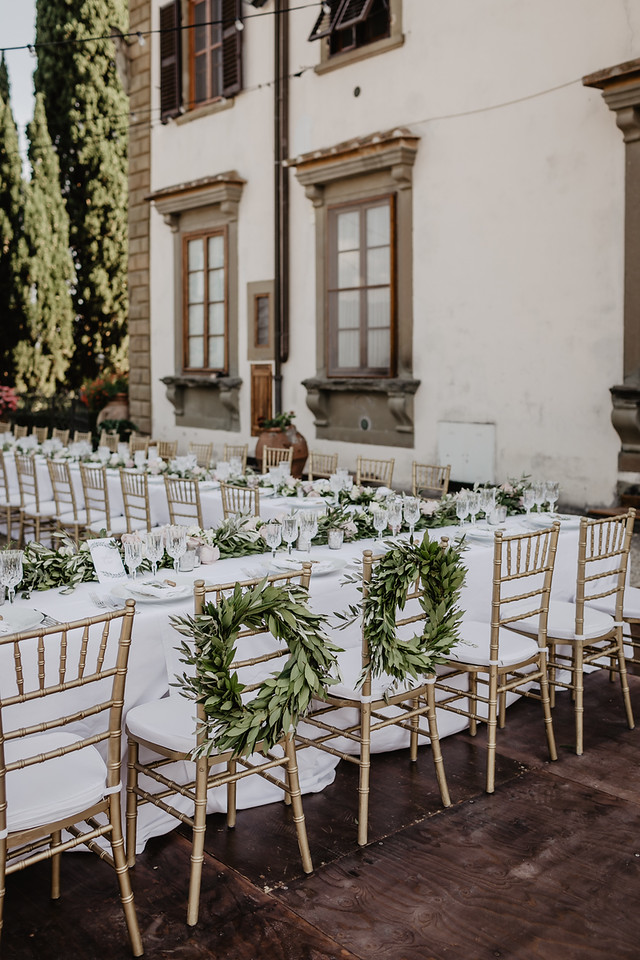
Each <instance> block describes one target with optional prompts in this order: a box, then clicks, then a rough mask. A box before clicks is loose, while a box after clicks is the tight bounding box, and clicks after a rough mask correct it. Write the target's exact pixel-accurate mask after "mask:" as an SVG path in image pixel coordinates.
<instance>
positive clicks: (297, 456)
mask: <svg viewBox="0 0 640 960" xmlns="http://www.w3.org/2000/svg"><path fill="white" fill-rule="evenodd" d="M264 447H278V448H280V449H285V450H286V449H287V448H288V447H293V460H292V463H291V475H292V476H293V477H301V476H302V471H303V470H304V465H305V463H306V462H307V456H308V455H309V448H308V447H307V441H306V440H305V438H304V437H303V436H302V434H301V433H298V431H297V430H296V428H295V427H294V425H293V424H291V425H290V426H288V427H284V428H282V427H270V428H269V429H268V430H263V431H262V433H261V434H260V436H259V437H258V442H257V443H256V460H257V461H258V465H259V467H260V469H261V470H262V450H263V448H264Z"/></svg>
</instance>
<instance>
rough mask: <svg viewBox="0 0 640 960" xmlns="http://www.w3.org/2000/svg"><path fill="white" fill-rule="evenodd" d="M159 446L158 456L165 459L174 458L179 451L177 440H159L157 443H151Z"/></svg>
mask: <svg viewBox="0 0 640 960" xmlns="http://www.w3.org/2000/svg"><path fill="white" fill-rule="evenodd" d="M149 446H155V447H157V448H158V456H159V457H162V459H163V460H173V458H174V457H175V456H177V453H178V441H177V440H158V441H157V443H155V444H149Z"/></svg>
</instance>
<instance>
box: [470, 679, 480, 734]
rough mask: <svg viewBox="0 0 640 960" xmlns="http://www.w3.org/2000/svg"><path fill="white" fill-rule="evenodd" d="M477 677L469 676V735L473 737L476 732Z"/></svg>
mask: <svg viewBox="0 0 640 960" xmlns="http://www.w3.org/2000/svg"><path fill="white" fill-rule="evenodd" d="M477 694H478V676H477V674H475V673H470V674H469V733H470V734H471V736H472V737H475V735H476V733H477V732H478V721H477V720H476V711H477V709H478V701H477V699H476V697H477Z"/></svg>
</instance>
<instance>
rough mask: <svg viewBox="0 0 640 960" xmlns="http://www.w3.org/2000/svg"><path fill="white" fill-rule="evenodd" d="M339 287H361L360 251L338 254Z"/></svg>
mask: <svg viewBox="0 0 640 960" xmlns="http://www.w3.org/2000/svg"><path fill="white" fill-rule="evenodd" d="M338 286H339V287H359V286H360V253H359V251H358V250H347V251H345V252H344V253H339V254H338Z"/></svg>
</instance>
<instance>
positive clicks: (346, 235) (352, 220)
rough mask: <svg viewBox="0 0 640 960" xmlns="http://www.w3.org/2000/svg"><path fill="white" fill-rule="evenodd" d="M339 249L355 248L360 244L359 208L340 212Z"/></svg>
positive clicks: (338, 218)
mask: <svg viewBox="0 0 640 960" xmlns="http://www.w3.org/2000/svg"><path fill="white" fill-rule="evenodd" d="M337 221H338V250H354V249H357V248H358V247H359V246H360V214H359V212H358V211H357V210H351V211H350V212H349V213H339V214H338V216H337Z"/></svg>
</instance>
